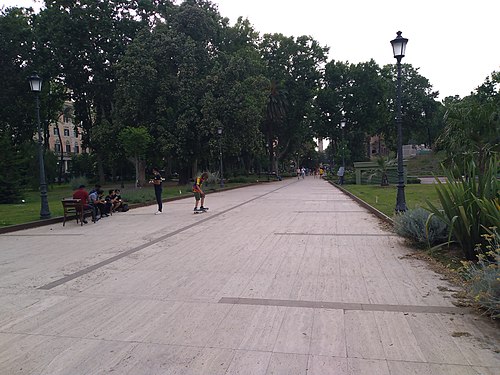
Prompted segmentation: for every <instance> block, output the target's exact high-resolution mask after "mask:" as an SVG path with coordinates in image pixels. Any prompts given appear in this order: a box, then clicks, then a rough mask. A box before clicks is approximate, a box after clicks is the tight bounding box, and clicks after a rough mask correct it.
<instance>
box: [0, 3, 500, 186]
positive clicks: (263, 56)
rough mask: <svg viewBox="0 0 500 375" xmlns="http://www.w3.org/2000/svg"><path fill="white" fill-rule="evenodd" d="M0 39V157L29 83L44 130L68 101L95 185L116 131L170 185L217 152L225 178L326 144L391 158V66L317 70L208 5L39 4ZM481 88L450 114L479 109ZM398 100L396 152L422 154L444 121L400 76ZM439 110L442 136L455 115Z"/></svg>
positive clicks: (27, 133) (116, 146)
mask: <svg viewBox="0 0 500 375" xmlns="http://www.w3.org/2000/svg"><path fill="white" fill-rule="evenodd" d="M0 35H2V37H1V39H0V73H2V75H3V77H4V79H5V81H4V85H3V87H2V89H1V91H0V99H2V104H3V106H2V107H1V108H0V133H1V134H0V135H2V136H5V134H9V136H8V137H10V139H11V141H9V142H7V141H6V140H5V139H4V143H5V144H6V145H11V146H9V147H17V146H20V145H21V144H22V143H23V142H31V141H32V140H33V135H34V132H35V125H34V121H33V113H34V107H33V98H32V96H31V95H30V93H29V90H28V84H27V81H26V79H27V77H28V76H29V75H30V74H31V73H32V72H33V71H38V72H39V74H40V75H41V76H42V77H43V79H44V82H50V83H51V84H49V85H45V86H44V91H43V92H42V95H41V99H42V108H43V109H42V110H43V111H45V112H44V113H45V114H44V115H42V117H43V118H46V119H47V121H45V122H44V127H45V128H47V123H48V122H50V121H52V120H51V119H53V118H55V115H56V114H57V110H55V109H54V108H55V107H57V105H60V103H61V101H62V100H64V99H68V98H69V99H71V100H72V101H73V104H74V119H75V121H74V122H75V123H76V124H78V125H79V126H81V129H82V135H83V140H84V146H85V147H89V148H90V150H91V153H92V155H93V158H95V160H96V165H97V166H98V168H97V170H96V173H97V174H98V176H99V177H100V179H101V180H102V179H104V176H105V174H113V173H110V171H109V170H110V169H113V168H116V167H117V164H116V159H117V156H120V157H123V156H124V155H125V153H126V150H127V149H129V148H130V145H125V143H126V141H125V139H124V138H123V137H119V136H118V135H119V134H122V133H121V132H122V131H123V129H133V128H143V129H145V131H146V132H147V134H148V135H149V136H150V137H151V139H152V140H153V141H152V142H149V143H148V147H147V148H146V150H145V151H144V154H143V155H142V158H144V160H145V163H143V165H142V166H141V168H145V167H146V166H147V165H149V166H151V165H157V166H160V168H166V169H168V171H169V172H168V173H170V172H174V171H175V172H178V173H179V174H180V176H181V182H185V181H186V180H187V179H189V178H190V177H192V176H193V175H195V174H196V173H197V171H198V170H199V169H203V170H217V168H218V163H217V156H218V152H219V142H221V146H222V150H223V154H224V165H225V166H226V168H228V170H229V172H231V171H234V173H239V172H241V171H244V172H251V171H257V170H260V169H270V170H274V171H278V170H279V169H283V168H288V167H289V166H290V161H294V162H295V163H299V162H300V160H301V159H302V160H304V158H306V159H307V160H315V163H318V162H319V160H320V159H321V158H320V157H313V156H312V154H311V153H312V152H315V151H314V147H313V146H311V145H313V139H314V138H328V139H330V141H331V144H332V146H333V147H334V148H335V149H336V150H337V151H336V154H338V150H339V146H340V145H341V143H342V139H344V141H343V143H342V144H344V145H345V147H346V148H347V151H346V152H345V155H347V156H348V160H347V162H348V163H351V162H353V161H356V160H364V159H366V158H368V157H370V155H369V154H368V151H367V139H368V138H369V137H370V136H373V135H379V136H381V137H382V138H383V139H384V140H385V142H386V144H387V146H388V147H389V148H392V149H394V146H395V139H394V138H395V135H396V131H395V124H394V112H395V111H394V98H395V76H396V74H395V65H387V66H383V67H380V66H379V65H378V64H377V63H376V62H375V61H374V60H370V61H367V62H361V63H357V64H353V63H349V62H342V61H338V60H335V59H331V60H329V58H328V54H329V48H328V47H326V46H322V45H321V44H320V43H319V42H318V41H316V40H315V39H314V38H312V37H311V36H307V35H299V36H287V35H283V34H279V33H277V34H264V35H261V34H260V33H259V32H258V31H257V30H255V29H254V27H253V25H252V24H251V22H250V21H249V20H247V19H243V18H240V19H238V20H237V22H236V23H235V24H234V25H230V24H229V20H228V19H227V18H224V17H223V15H221V14H220V13H219V11H218V9H217V6H216V5H215V4H213V3H212V2H210V1H208V0H185V1H183V2H181V3H176V2H174V1H156V0H155V1H125V0H106V1H93V0H80V1H78V2H75V1H69V0H50V1H48V0H47V1H46V2H45V8H44V9H42V10H41V11H40V12H39V13H34V12H33V11H32V10H28V9H21V8H7V9H5V10H3V11H1V13H0ZM495 80H498V75H495V76H494V77H492V79H491V80H490V81H488V82H487V83H485V84H484V85H483V87H482V88H481V90H479V91H478V93H477V95H476V96H475V97H474V98H468V99H464V101H462V100H460V99H459V98H455V100H454V103H457V104H461V106H460V108H461V110H465V109H464V107H465V106H466V102H467V103H469V104H470V105H472V104H473V103H480V104H481V106H483V105H484V106H487V100H486V99H487V98H490V97H494V96H495V95H497V92H498V90H497V89H495V88H494V87H495V86H494V82H496V81H495ZM50 86H52V87H59V88H60V87H63V88H64V89H63V90H60V89H58V90H51V89H50ZM402 86H403V98H402V99H403V100H402V103H403V108H402V110H403V128H404V133H403V134H404V137H405V140H404V142H405V143H406V142H407V141H412V142H416V143H426V144H428V145H429V146H431V145H432V144H433V143H434V142H435V140H436V138H437V136H438V134H439V133H440V131H441V129H443V126H444V123H443V120H442V119H443V114H444V111H445V110H444V108H445V107H444V106H443V105H442V104H441V103H440V102H439V101H437V95H438V93H437V92H435V91H434V90H433V89H432V85H431V83H430V82H429V81H428V80H427V79H426V78H425V77H423V76H421V75H420V73H419V70H418V68H414V67H413V66H411V65H409V64H404V65H403V85H402ZM495 90H496V91H495ZM450 100H451V99H450ZM450 100H449V101H450ZM445 102H446V101H445ZM472 102H473V103H472ZM471 103H472V104H471ZM492 105H493V104H492ZM482 108H483V107H482ZM484 108H486V107H484ZM484 108H483V109H484ZM447 109H448V112H447V113H448V116H447V117H446V118H447V121H448V123H450V121H451V120H452V119H453V118H454V117H453V116H454V115H453V114H454V113H455V112H454V110H452V109H451V108H447ZM457 110H458V107H457ZM490 112H491V111H490ZM490 112H488V113H490ZM477 115H478V116H479V113H477ZM473 116H476V114H473ZM343 118H344V119H345V120H346V127H345V129H343V133H342V130H341V129H340V126H339V124H340V121H341V119H343ZM462 118H463V116H462ZM481 121H482V120H481ZM486 121H487V120H486V119H485V120H484V121H482V122H481V123H484V124H483V125H481V126H492V124H493V126H495V125H494V124H496V123H495V122H494V120H492V121H493V122H489V123H488V122H486ZM449 126H451V125H449ZM460 126H461V125H460ZM460 126H459V125H455V127H460ZM219 128H220V129H222V135H221V136H220V138H219V136H218V131H217V130H218V129H219ZM450 129H451V127H450ZM450 131H451V130H450ZM45 133H46V136H49V135H48V134H47V131H46V130H45ZM470 139H472V138H470ZM110 140H112V142H113V143H111V144H110ZM448 146H450V147H452V146H451V144H449V145H448ZM453 147H455V146H453ZM457 147H458V146H457ZM460 147H462V146H460ZM266 159H267V160H268V162H266ZM89 164H91V163H89ZM168 173H166V174H167V175H168Z"/></svg>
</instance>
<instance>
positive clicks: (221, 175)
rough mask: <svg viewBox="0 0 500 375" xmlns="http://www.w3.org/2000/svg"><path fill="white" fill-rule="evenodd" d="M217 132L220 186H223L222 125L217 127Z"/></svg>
mask: <svg viewBox="0 0 500 375" xmlns="http://www.w3.org/2000/svg"><path fill="white" fill-rule="evenodd" d="M217 134H219V159H220V187H221V188H223V187H224V173H223V172H222V127H219V128H218V129H217Z"/></svg>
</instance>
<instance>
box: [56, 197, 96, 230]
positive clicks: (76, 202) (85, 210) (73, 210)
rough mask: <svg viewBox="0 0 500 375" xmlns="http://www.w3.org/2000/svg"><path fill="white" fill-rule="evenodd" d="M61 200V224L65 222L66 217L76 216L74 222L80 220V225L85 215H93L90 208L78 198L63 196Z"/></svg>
mask: <svg viewBox="0 0 500 375" xmlns="http://www.w3.org/2000/svg"><path fill="white" fill-rule="evenodd" d="M61 202H62V205H63V210H64V219H63V226H64V224H66V219H67V218H72V217H76V223H77V224H78V221H80V225H83V222H84V220H85V216H86V215H89V214H90V215H91V216H93V210H92V208H90V207H88V206H87V207H85V204H84V202H82V201H81V200H80V199H72V198H65V199H63V200H62V201H61ZM92 219H93V217H92Z"/></svg>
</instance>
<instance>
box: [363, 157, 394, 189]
mask: <svg viewBox="0 0 500 375" xmlns="http://www.w3.org/2000/svg"><path fill="white" fill-rule="evenodd" d="M397 162H398V161H397V159H393V158H391V157H390V156H387V157H383V156H380V157H378V158H377V168H376V169H375V170H373V171H371V173H370V175H369V176H368V181H371V180H372V178H373V177H375V176H379V177H380V186H389V178H388V177H387V170H388V169H389V168H390V167H393V166H394V165H396V164H397Z"/></svg>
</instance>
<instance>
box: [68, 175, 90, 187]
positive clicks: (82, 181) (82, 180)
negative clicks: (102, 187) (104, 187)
mask: <svg viewBox="0 0 500 375" xmlns="http://www.w3.org/2000/svg"><path fill="white" fill-rule="evenodd" d="M69 185H70V186H71V189H73V190H76V189H78V188H79V187H80V186H81V185H84V186H87V187H88V186H89V180H87V178H86V177H85V176H80V177H73V178H72V179H71V181H70V182H69Z"/></svg>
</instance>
